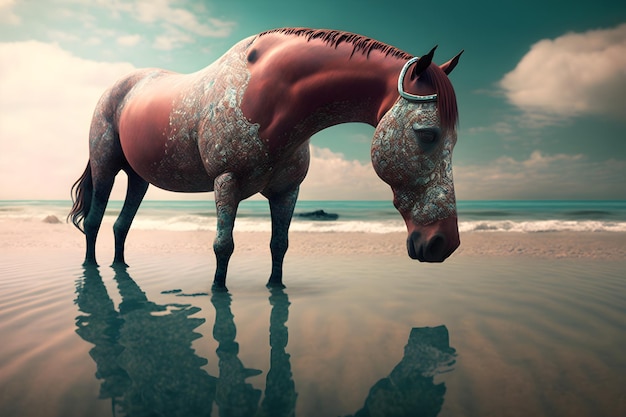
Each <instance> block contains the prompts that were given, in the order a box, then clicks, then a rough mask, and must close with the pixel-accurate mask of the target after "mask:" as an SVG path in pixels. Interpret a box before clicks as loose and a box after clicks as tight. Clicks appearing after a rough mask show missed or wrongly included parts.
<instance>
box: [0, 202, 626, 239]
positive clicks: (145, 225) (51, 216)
mask: <svg viewBox="0 0 626 417" xmlns="http://www.w3.org/2000/svg"><path fill="white" fill-rule="evenodd" d="M70 207H71V202H70V201H62V200H59V201H51V200H23V201H0V220H3V219H4V220H10V219H14V220H23V221H29V220H35V221H41V220H44V219H46V218H48V220H47V221H52V222H54V221H56V220H57V219H58V220H60V221H65V218H66V216H67V213H68V211H69V209H70ZM121 207H122V202H121V201H110V202H109V205H108V208H107V211H106V214H105V221H107V220H109V221H110V222H113V221H114V220H115V218H116V217H117V215H118V214H119V211H120V209H121ZM457 208H458V217H459V230H460V231H461V232H471V231H484V232H494V231H496V232H527V233H536V232H558V231H573V232H626V201H551V200H542V201H524V200H513V201H459V202H458V203H457ZM318 210H323V211H324V212H325V213H326V214H330V215H337V217H336V219H332V220H321V218H320V216H317V217H316V218H313V219H312V218H311V217H308V216H306V215H307V214H310V213H313V212H316V211H318ZM332 217H334V216H332ZM215 224H216V222H215V207H214V202H213V200H212V198H211V199H209V200H204V201H144V202H143V203H142V205H141V207H140V209H139V213H138V214H137V217H136V218H135V221H134V223H133V228H134V229H144V230H169V231H193V230H210V231H214V230H215ZM235 227H236V230H237V231H243V232H259V231H270V230H271V225H270V212H269V206H268V203H267V202H266V201H262V200H246V201H243V202H242V203H241V204H240V206H239V210H238V213H237V220H236V225H235ZM291 230H293V231H298V232H369V233H390V232H401V231H404V230H405V226H404V222H403V221H402V218H401V217H400V215H399V214H398V212H397V211H396V209H395V208H394V207H393V204H392V203H391V202H390V201H298V204H297V206H296V209H295V214H294V218H293V221H292V225H291Z"/></svg>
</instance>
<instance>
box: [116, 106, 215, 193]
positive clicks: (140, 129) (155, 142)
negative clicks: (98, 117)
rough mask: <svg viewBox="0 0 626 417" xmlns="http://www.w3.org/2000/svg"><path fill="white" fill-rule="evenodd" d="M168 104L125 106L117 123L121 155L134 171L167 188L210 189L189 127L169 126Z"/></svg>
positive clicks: (189, 190) (193, 190)
mask: <svg viewBox="0 0 626 417" xmlns="http://www.w3.org/2000/svg"><path fill="white" fill-rule="evenodd" d="M170 108H171V105H159V104H158V103H155V102H151V103H147V104H142V103H136V104H130V105H127V107H126V108H125V109H124V112H123V113H122V116H121V118H120V124H119V134H120V143H121V145H122V150H123V152H124V156H125V157H126V160H127V161H128V164H129V165H130V166H131V168H132V169H133V170H135V172H137V174H139V175H140V176H141V177H142V178H144V179H145V180H146V181H148V182H150V183H151V184H153V185H155V186H157V187H159V188H163V189H165V190H169V191H178V192H202V191H212V190H213V180H212V179H211V178H209V176H208V174H207V172H206V169H205V167H204V164H203V163H202V159H201V158H200V154H199V152H198V145H197V134H196V132H195V128H194V127H193V126H186V127H183V126H176V127H172V126H170Z"/></svg>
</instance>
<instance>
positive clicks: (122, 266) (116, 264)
mask: <svg viewBox="0 0 626 417" xmlns="http://www.w3.org/2000/svg"><path fill="white" fill-rule="evenodd" d="M111 268H113V269H126V268H128V264H127V263H126V262H124V261H122V262H117V261H113V263H112V264H111Z"/></svg>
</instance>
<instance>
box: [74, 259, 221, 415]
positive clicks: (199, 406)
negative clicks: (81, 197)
mask: <svg viewBox="0 0 626 417" xmlns="http://www.w3.org/2000/svg"><path fill="white" fill-rule="evenodd" d="M115 281H116V282H117V287H118V290H119V292H120V295H121V297H122V301H121V303H120V305H119V310H118V311H116V310H115V307H114V304H113V301H112V300H111V298H110V297H109V295H108V293H107V290H106V287H105V285H104V283H103V281H102V277H101V275H100V273H99V271H98V269H97V268H86V269H85V273H84V276H83V279H82V280H81V281H79V282H78V285H77V298H76V304H77V305H78V308H79V310H80V311H81V312H82V313H85V314H84V315H80V316H78V317H77V318H76V326H77V329H76V333H77V334H78V335H79V336H80V337H82V338H83V339H84V340H86V341H88V342H90V343H93V344H94V345H95V346H94V347H93V349H91V351H90V352H89V354H90V355H91V357H92V358H93V360H94V361H95V362H96V366H97V371H96V377H97V378H98V379H101V380H102V384H101V387H100V398H103V399H105V398H110V399H111V400H112V404H113V413H114V414H115V413H116V412H121V413H123V414H125V415H128V416H135V415H164V416H210V415H211V411H212V408H211V403H212V401H213V399H214V397H215V386H216V378H215V377H213V376H211V375H209V374H208V373H207V372H206V371H205V370H203V369H202V366H204V365H206V364H207V360H206V359H204V358H200V357H198V356H197V355H196V354H195V351H194V350H193V349H192V347H191V343H192V341H193V340H194V339H197V338H199V337H201V335H200V334H198V333H195V332H194V329H195V328H197V327H198V326H200V325H201V324H202V323H204V321H205V320H204V319H200V318H194V317H190V316H191V315H193V314H195V313H197V312H198V311H199V309H198V308H196V307H191V306H189V305H182V304H169V305H158V304H156V303H153V302H151V301H149V300H148V299H147V297H146V294H145V293H144V292H143V291H142V290H141V288H139V286H138V285H137V284H136V283H135V281H133V279H132V278H131V277H130V276H129V275H128V273H127V272H126V269H125V268H117V269H115Z"/></svg>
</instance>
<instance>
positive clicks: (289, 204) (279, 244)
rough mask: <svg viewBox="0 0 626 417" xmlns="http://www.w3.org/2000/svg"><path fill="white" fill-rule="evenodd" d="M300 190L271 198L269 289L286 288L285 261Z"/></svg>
mask: <svg viewBox="0 0 626 417" xmlns="http://www.w3.org/2000/svg"><path fill="white" fill-rule="evenodd" d="M299 189H300V187H299V186H298V187H296V188H295V189H293V190H290V191H287V192H284V193H281V194H278V195H273V196H271V197H269V203H270V212H271V215H272V238H271V240H270V250H271V252H272V274H271V275H270V279H269V281H268V282H267V286H268V287H272V288H285V286H284V285H283V260H284V259H285V254H286V253H287V248H288V247H289V225H290V224H291V218H292V217H293V210H294V208H295V206H296V201H297V200H298V191H299Z"/></svg>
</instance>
